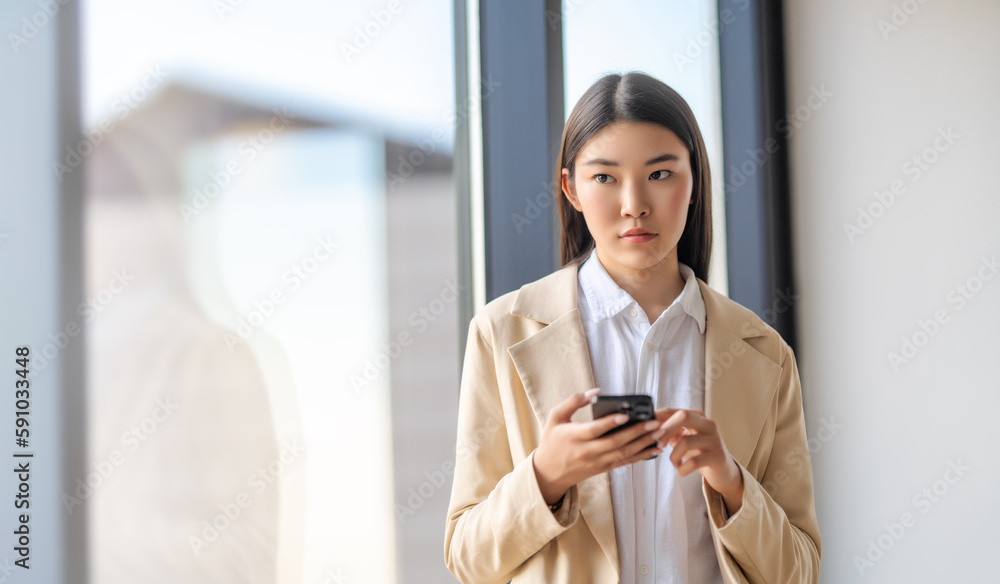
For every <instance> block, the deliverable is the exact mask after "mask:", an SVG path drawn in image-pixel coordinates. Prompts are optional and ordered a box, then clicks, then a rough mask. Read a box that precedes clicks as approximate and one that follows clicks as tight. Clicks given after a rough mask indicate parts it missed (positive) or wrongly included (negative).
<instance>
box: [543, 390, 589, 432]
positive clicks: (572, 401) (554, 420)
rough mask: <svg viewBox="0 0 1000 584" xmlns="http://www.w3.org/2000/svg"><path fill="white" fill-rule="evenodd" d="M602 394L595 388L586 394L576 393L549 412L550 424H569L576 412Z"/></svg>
mask: <svg viewBox="0 0 1000 584" xmlns="http://www.w3.org/2000/svg"><path fill="white" fill-rule="evenodd" d="M600 392H601V390H600V389H599V388H596V387H595V388H593V389H588V390H587V391H584V392H578V393H574V394H573V395H571V396H569V397H568V398H566V399H564V400H563V401H562V402H560V403H559V404H558V405H557V406H556V407H554V408H552V411H550V412H549V417H548V423H549V424H564V423H566V422H569V421H570V417H572V416H573V413H574V412H576V411H577V410H578V409H580V408H582V407H583V406H585V405H587V404H589V403H590V400H591V399H593V397H594V396H595V395H597V394H598V393H600Z"/></svg>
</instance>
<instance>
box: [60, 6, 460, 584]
mask: <svg viewBox="0 0 1000 584" xmlns="http://www.w3.org/2000/svg"><path fill="white" fill-rule="evenodd" d="M452 30H453V27H452V8H451V3H450V2H447V1H445V0H434V1H431V2H425V3H421V4H420V5H419V6H411V5H408V4H405V3H401V2H396V1H390V2H385V1H367V2H356V3H340V2H338V3H316V2H308V1H305V0H301V1H293V2H283V3H253V2H246V3H243V2H238V1H235V0H221V1H217V2H204V1H200V0H199V1H194V0H186V1H183V2H170V3H163V2H152V1H149V0H145V1H134V0H132V1H128V2H126V1H124V0H91V1H90V2H88V3H87V5H86V8H85V18H84V47H83V49H84V61H83V62H84V95H85V103H84V111H85V128H86V129H85V130H84V134H85V136H90V138H85V139H86V140H89V142H90V144H91V145H90V146H87V147H86V148H85V150H86V152H84V151H79V152H76V153H75V155H76V156H79V157H81V158H83V159H85V161H86V164H87V166H88V170H87V181H88V186H87V193H86V218H85V225H86V227H85V229H86V236H87V250H86V274H87V288H88V294H87V295H88V297H89V298H91V301H90V303H89V304H87V305H85V306H83V307H82V308H81V318H82V320H84V321H85V323H86V334H87V340H88V366H87V367H88V384H89V401H90V408H89V414H88V415H89V421H90V436H89V440H88V449H89V453H90V459H91V468H92V469H93V470H94V472H93V473H91V475H89V476H88V477H80V479H81V481H80V484H81V485H83V486H82V487H81V490H80V505H86V506H87V511H88V512H89V513H90V518H91V529H90V532H91V541H90V546H89V549H90V553H91V567H92V579H93V581H94V582H101V583H102V584H106V583H109V584H113V583H117V582H121V583H129V584H131V583H134V582H150V583H152V582H164V583H165V582H171V583H173V582H262V583H263V582H309V583H320V582H341V581H344V582H353V581H357V582H360V581H365V582H384V583H388V582H397V581H399V582H403V581H413V582H424V581H434V580H438V581H442V580H445V579H446V578H447V577H448V576H447V570H446V568H445V566H444V563H443V561H442V556H441V550H442V549H443V535H444V522H443V518H444V515H445V512H446V507H447V494H446V493H447V488H446V487H441V486H439V485H437V479H438V475H439V474H441V472H440V471H441V468H442V464H443V462H444V461H446V460H448V458H449V455H450V454H449V453H451V452H452V451H453V448H454V436H455V428H454V424H455V422H454V420H455V417H456V414H455V410H456V406H457V404H456V403H455V401H456V400H455V398H454V395H455V388H456V387H457V386H458V364H459V358H458V346H459V339H458V333H459V331H460V327H459V326H458V322H457V321H458V316H457V315H458V303H457V297H456V295H455V282H456V275H457V266H456V257H457V252H456V250H457V247H456V246H457V245H458V242H457V240H456V236H455V233H456V232H457V228H456V217H455V189H454V184H453V183H454V181H453V179H452V148H453V135H454V127H453V116H452V115H450V114H451V112H453V111H454V106H453V100H454V97H453V96H454V81H453V67H454V65H453V55H452V50H453V49H452V46H453V43H452ZM67 156H69V154H67ZM445 468H448V467H447V466H446V467H445ZM442 476H443V475H442ZM444 478H448V477H444ZM428 481H431V483H432V484H431V486H432V487H433V488H432V489H428V488H427V487H426V486H425V485H424V483H426V482H428ZM447 483H448V485H450V480H449V481H447ZM411 492H413V493H416V495H415V496H411V494H410V493H411Z"/></svg>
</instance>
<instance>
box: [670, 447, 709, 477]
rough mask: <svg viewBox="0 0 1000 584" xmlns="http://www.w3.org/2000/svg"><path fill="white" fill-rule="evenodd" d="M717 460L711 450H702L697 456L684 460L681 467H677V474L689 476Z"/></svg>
mask: <svg viewBox="0 0 1000 584" xmlns="http://www.w3.org/2000/svg"><path fill="white" fill-rule="evenodd" d="M714 461H715V457H714V455H713V453H711V452H702V453H701V454H699V455H697V456H692V457H691V458H689V459H687V460H686V461H684V463H683V464H681V465H680V466H679V467H677V474H679V475H680V476H682V477H684V476H687V475H689V474H691V473H693V472H694V471H696V470H698V469H699V468H704V467H706V466H711V464H712V462H714Z"/></svg>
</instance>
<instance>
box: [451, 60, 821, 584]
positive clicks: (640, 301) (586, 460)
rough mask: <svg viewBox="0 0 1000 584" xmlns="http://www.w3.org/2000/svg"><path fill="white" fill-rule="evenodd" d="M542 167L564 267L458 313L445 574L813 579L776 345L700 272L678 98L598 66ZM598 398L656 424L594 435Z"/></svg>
mask: <svg viewBox="0 0 1000 584" xmlns="http://www.w3.org/2000/svg"><path fill="white" fill-rule="evenodd" d="M557 178H558V181H559V183H560V184H561V192H560V193H557V197H558V199H559V210H560V217H561V221H562V259H563V264H564V266H563V268H562V269H560V270H557V271H556V272H554V273H552V274H550V275H548V276H546V277H544V278H542V279H540V280H538V281H535V282H532V283H530V284H526V285H525V286H523V287H521V289H520V290H517V291H514V292H511V293H509V294H506V295H504V296H501V297H500V298H497V299H496V300H494V301H492V302H490V303H489V304H488V305H487V306H486V307H485V308H484V309H483V310H482V311H481V312H479V313H478V314H477V315H476V316H475V318H473V320H472V322H471V323H470V326H469V340H468V345H467V349H466V356H465V365H464V368H463V372H462V383H461V397H460V405H459V420H458V449H457V456H456V461H455V475H454V484H453V487H452V494H451V503H450V505H449V513H448V520H447V526H446V537H445V561H446V563H447V565H448V568H449V569H450V570H451V572H452V574H454V575H455V577H457V578H458V579H459V580H460V581H462V582H467V583H470V582H477V583H479V582H483V583H486V582H508V581H512V582H548V583H552V582H567V583H570V582H571V583H574V584H576V583H585V582H601V583H604V582H626V583H632V582H651V583H652V582H671V583H679V582H684V583H699V584H701V583H722V582H725V583H727V584H728V583H737V582H752V583H765V582H767V583H772V584H775V583H781V584H787V583H791V582H816V581H818V578H819V558H820V537H819V529H818V526H817V523H816V516H815V511H814V508H813V488H812V474H811V467H810V464H809V449H808V446H807V443H806V429H805V423H804V419H803V413H802V397H801V390H800V387H799V378H798V371H797V369H796V365H795V358H794V356H793V355H792V351H791V350H790V349H789V347H788V345H787V344H785V342H784V341H783V340H782V339H781V337H780V336H779V335H778V334H777V333H776V332H775V331H774V330H773V329H771V328H770V327H768V326H767V325H766V324H765V323H764V322H762V321H761V320H760V319H759V318H758V317H757V316H755V315H754V314H753V313H752V312H751V311H749V310H747V309H746V308H743V307H742V306H740V305H738V304H736V303H735V302H733V301H731V300H729V299H728V298H726V297H725V296H722V295H721V294H719V293H717V292H715V291H713V290H712V289H711V288H709V287H708V286H707V284H706V281H707V280H708V264H709V256H710V249H711V241H712V226H711V225H712V222H711V186H710V185H711V180H710V174H709V168H708V159H707V155H706V151H705V145H704V141H703V139H702V136H701V133H700V130H699V129H698V125H697V122H696V121H695V119H694V115H693V114H692V113H691V110H690V108H689V107H688V105H687V103H686V102H685V101H684V100H683V99H682V98H681V97H680V96H679V95H678V94H677V93H676V92H674V91H673V90H672V89H671V88H669V87H668V86H666V85H665V84H663V83H662V82H660V81H657V80H656V79H653V78H651V77H649V76H646V75H643V74H640V73H629V74H626V75H608V76H606V77H603V78H602V79H600V80H599V81H597V83H595V84H594V85H593V86H592V87H591V88H590V89H589V90H588V91H587V92H586V93H585V94H584V95H583V97H582V98H581V99H580V101H579V103H577V105H576V107H575V108H574V109H573V112H572V113H571V114H570V117H569V120H568V121H567V122H566V127H565V130H564V131H563V136H562V146H561V148H560V156H559V168H558V175H557ZM597 388H599V389H597ZM598 392H600V393H602V394H608V395H621V394H636V393H643V394H648V395H651V396H652V397H653V399H654V403H655V404H656V406H657V407H658V408H659V409H657V411H656V420H655V421H651V422H647V423H646V424H637V425H633V426H629V427H627V428H622V429H619V430H618V431H616V432H612V433H610V434H607V435H605V434H606V433H607V432H608V431H609V430H613V429H615V428H616V427H617V426H618V425H620V424H622V423H624V422H625V421H626V420H627V418H626V417H625V416H624V415H621V414H619V415H613V416H607V417H603V418H599V419H597V420H594V419H593V418H592V415H591V410H590V407H589V403H590V401H591V398H592V397H593V396H595V395H597V393H598ZM661 453H662V456H658V455H660V454H661Z"/></svg>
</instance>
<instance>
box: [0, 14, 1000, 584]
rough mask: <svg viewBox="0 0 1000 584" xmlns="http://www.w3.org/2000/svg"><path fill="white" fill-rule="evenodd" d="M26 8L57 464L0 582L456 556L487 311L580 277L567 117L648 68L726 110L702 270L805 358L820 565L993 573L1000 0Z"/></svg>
mask: <svg viewBox="0 0 1000 584" xmlns="http://www.w3.org/2000/svg"><path fill="white" fill-rule="evenodd" d="M0 31H2V32H3V33H4V39H5V41H6V45H7V46H5V47H3V48H0V79H2V80H3V81H2V82H0V83H2V84H3V89H2V91H0V120H2V126H0V127H2V129H3V133H2V134H0V177H2V178H3V188H2V190H0V193H2V194H0V204H2V212H0V272H2V273H3V274H4V279H5V285H4V286H2V287H0V298H2V303H0V306H2V319H0V323H2V324H0V334H2V336H3V343H2V345H0V348H2V349H0V350H3V351H7V354H8V356H7V359H8V361H5V362H6V363H8V369H7V371H6V372H5V373H3V375H4V376H6V378H7V379H10V380H12V381H11V385H13V380H16V379H18V377H16V372H15V371H16V369H18V368H19V367H20V366H18V365H16V363H15V350H16V348H17V347H28V348H29V349H30V355H31V357H30V367H29V368H30V371H31V372H30V374H29V377H28V379H29V380H30V382H31V394H30V408H29V409H30V413H29V414H27V416H26V417H27V418H28V419H29V420H30V432H31V433H30V443H29V444H18V443H16V442H14V436H10V438H9V439H10V440H11V448H10V452H11V454H15V453H21V454H25V453H30V454H32V455H33V457H32V458H31V459H30V460H31V467H32V474H31V478H30V481H28V485H29V487H27V488H30V502H31V507H30V529H31V534H30V546H29V547H30V560H29V562H30V566H31V569H30V570H24V569H23V568H21V567H18V566H16V565H15V564H14V562H15V561H16V560H19V559H22V558H23V557H24V553H22V552H20V551H18V550H17V549H16V547H17V546H18V544H17V543H16V536H15V535H7V536H4V537H3V538H0V539H2V540H3V541H4V542H5V545H4V547H3V548H2V551H0V557H2V558H3V568H2V571H0V582H4V581H7V578H8V577H10V578H11V581H14V582H45V583H50V582H51V583H62V582H66V583H70V582H72V583H86V582H94V583H102V584H103V583H109V584H117V583H126V582H127V583H132V582H176V581H187V582H261V583H265V582H266V583H276V582H282V583H285V582H288V583H316V584H325V583H341V582H376V583H403V582H420V583H423V582H451V581H453V579H452V578H451V576H450V575H449V574H448V572H447V570H446V568H445V566H444V561H443V539H444V524H445V513H446V508H447V503H448V498H449V494H450V487H451V469H452V466H453V463H454V459H455V425H456V414H457V398H458V383H459V376H460V373H461V371H460V368H461V360H462V355H463V351H464V343H465V335H466V332H467V330H468V323H469V319H470V318H471V316H472V314H474V313H475V311H477V310H478V309H479V308H481V307H482V306H483V305H484V304H485V303H486V302H488V301H489V300H491V299H493V298H495V297H497V296H499V295H501V294H503V293H505V292H507V291H510V290H514V289H516V288H518V287H519V286H520V285H521V284H523V283H525V282H528V281H531V280H534V279H536V278H538V277H541V276H543V275H545V274H547V273H549V272H551V271H552V270H553V269H555V268H557V267H558V261H557V253H558V225H557V220H556V219H555V217H554V213H553V198H552V197H553V196H554V194H555V189H554V182H553V177H554V170H555V168H554V164H555V159H556V154H557V150H558V140H559V134H560V132H561V129H562V124H563V122H564V120H565V118H566V116H567V115H568V113H569V111H570V110H571V109H572V107H573V105H574V104H575V103H576V101H577V99H578V98H579V97H580V95H581V94H582V93H583V92H584V91H585V90H586V88H587V87H588V86H589V85H590V84H591V83H593V82H594V81H595V80H596V79H597V78H599V77H600V76H602V75H603V74H605V73H608V72H625V71H630V70H642V71H645V72H647V73H649V74H651V75H654V76H656V77H658V78H660V79H662V80H663V81H665V82H666V83H668V84H670V85H671V86H672V87H674V88H675V89H677V90H678V91H679V92H680V93H681V94H682V95H683V96H684V97H685V99H687V101H688V102H689V103H690V105H691V107H692V109H693V110H694V113H695V115H696V117H697V119H698V121H699V124H700V125H701V129H702V132H703V134H704V136H705V139H706V143H707V146H708V150H709V157H710V161H711V164H712V169H713V187H714V189H713V190H714V205H715V211H716V213H715V235H716V237H715V242H714V245H715V249H714V251H713V262H712V271H711V274H710V278H709V280H710V283H711V284H712V285H713V287H715V288H716V289H718V290H720V291H722V292H724V293H727V294H729V295H730V296H731V297H732V298H734V299H735V300H737V301H739V302H741V303H743V304H744V305H746V306H748V307H750V308H752V309H753V310H755V311H756V312H757V313H758V314H759V315H760V316H761V317H762V318H764V320H765V321H767V322H768V323H769V324H771V325H772V326H774V327H775V328H776V329H778V330H779V332H781V334H782V335H783V336H784V337H785V338H786V339H787V340H788V341H789V342H790V343H791V344H792V345H793V347H794V348H795V350H796V355H797V357H798V364H799V370H800V375H801V378H802V387H803V394H804V401H805V410H806V419H807V430H808V434H809V436H810V440H809V450H810V453H809V454H810V456H811V463H812V466H813V473H814V479H815V483H816V506H817V513H818V516H819V522H820V529H821V532H822V537H823V541H822V544H823V559H822V571H823V577H822V581H823V582H836V583H840V582H865V581H868V582H900V583H902V582H914V581H922V582H923V581H927V582H939V581H957V582H973V581H975V582H980V581H990V578H992V577H993V576H992V575H991V574H992V573H993V570H992V569H991V564H990V559H991V556H990V554H991V552H992V549H993V548H995V547H996V545H997V544H1000V537H998V536H997V535H996V532H995V530H994V529H992V525H993V524H994V523H995V522H996V521H997V520H998V519H1000V512H998V511H997V510H995V509H994V508H993V507H992V506H991V505H990V504H989V503H988V501H989V500H990V495H989V493H992V492H995V491H994V489H995V488H996V487H997V485H998V484H1000V469H998V467H997V465H996V461H997V460H998V454H1000V452H998V447H1000V439H998V438H997V437H996V434H995V433H994V432H992V431H991V430H990V428H991V427H992V426H993V424H992V423H991V421H992V418H991V416H992V413H993V412H994V411H996V410H997V406H1000V398H998V395H1000V393H998V391H997V390H998V389H1000V383H998V381H997V376H996V367H995V366H994V361H995V355H996V353H997V350H998V349H1000V333H998V332H997V331H998V325H1000V278H996V277H995V276H996V275H997V273H998V272H1000V264H998V263H997V262H998V260H997V253H998V252H1000V229H998V223H997V221H998V219H1000V198H998V197H997V193H996V185H995V183H996V181H995V177H994V176H993V173H992V170H993V167H992V159H994V158H996V157H997V156H998V155H1000V146H998V145H997V142H996V140H995V136H997V135H1000V115H998V114H997V112H996V108H995V107H994V106H995V99H994V97H993V96H995V94H996V92H997V91H998V90H1000V76H998V72H1000V41H998V40H997V39H1000V35H998V34H997V33H998V32H1000V4H997V3H996V2H993V1H992V0H955V1H952V2H940V1H939V2H935V1H931V0H902V1H900V0H896V1H889V0H848V1H845V2H838V3H829V2H807V1H804V0H786V1H784V2H777V1H765V0H675V1H671V2H653V1H651V0H630V1H629V2H610V1H609V0H564V1H563V2H558V1H553V0H530V1H529V0H524V1H518V2H500V1H498V0H480V1H478V2H477V1H471V0H470V1H465V0H455V1H450V0H421V1H420V2H410V1H407V0H389V1H386V0H364V1H358V2H340V1H329V2H320V1H316V0H293V1H289V2H281V3H279V2H271V1H265V0H246V1H245V0H181V1H177V2H171V3H164V2H152V1H148V0H132V1H129V2H125V1H123V0H84V1H79V2H77V1H75V0H13V1H9V2H5V3H4V4H3V5H2V6H0ZM7 395H8V397H7V398H3V399H0V432H10V434H14V432H15V418H16V417H17V414H16V413H15V410H18V409H20V410H23V409H24V407H23V405H18V404H17V402H16V400H15V397H14V393H13V389H11V390H9V393H8V394H7ZM22 417H25V416H24V414H22ZM4 427H6V428H7V429H6V430H4V429H3V428H4ZM0 456H4V455H2V454H0ZM10 460H17V461H20V460H23V459H22V458H17V459H15V458H11V459H10ZM12 464H13V463H12ZM766 486H767V487H768V488H769V489H773V488H780V487H781V486H780V485H766ZM25 488H26V487H23V486H22V485H21V484H20V483H19V481H18V480H16V478H15V477H14V476H9V477H8V478H7V479H4V480H3V481H0V500H4V501H10V502H11V503H9V504H5V506H4V507H3V508H4V511H2V512H0V522H2V525H0V528H2V529H3V530H4V532H5V533H11V532H12V531H13V530H14V529H15V528H16V527H17V525H18V515H19V514H22V513H23V512H24V510H23V509H19V508H16V507H15V506H14V505H13V501H15V495H16V493H18V489H22V491H21V492H24V489H25ZM983 501H986V504H985V505H984V504H983ZM22 547H23V546H22Z"/></svg>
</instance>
